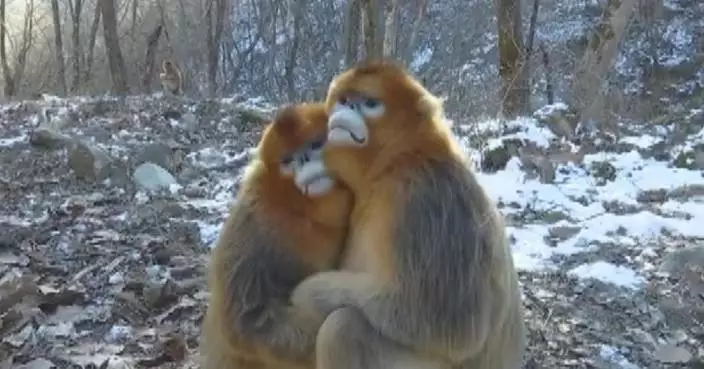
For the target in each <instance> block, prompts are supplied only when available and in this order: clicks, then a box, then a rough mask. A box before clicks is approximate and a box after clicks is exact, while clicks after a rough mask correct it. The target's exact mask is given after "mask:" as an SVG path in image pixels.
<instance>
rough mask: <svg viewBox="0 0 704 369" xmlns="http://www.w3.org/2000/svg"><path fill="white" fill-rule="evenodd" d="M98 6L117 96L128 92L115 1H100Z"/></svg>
mask: <svg viewBox="0 0 704 369" xmlns="http://www.w3.org/2000/svg"><path fill="white" fill-rule="evenodd" d="M100 5H101V9H102V14H103V37H104V38H105V48H106V49H107V57H108V65H109V66H110V75H111V77H112V85H113V91H114V92H115V93H116V94H118V95H123V94H126V93H128V92H129V87H128V86H127V69H126V68H125V60H124V59H123V57H122V50H121V49H120V39H119V38H118V35H117V17H116V16H115V0H100Z"/></svg>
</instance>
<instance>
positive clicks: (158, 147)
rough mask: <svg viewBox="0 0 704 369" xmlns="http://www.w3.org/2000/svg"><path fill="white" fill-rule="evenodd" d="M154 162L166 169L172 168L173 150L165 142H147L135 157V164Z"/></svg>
mask: <svg viewBox="0 0 704 369" xmlns="http://www.w3.org/2000/svg"><path fill="white" fill-rule="evenodd" d="M147 162H149V163H154V164H156V165H158V166H160V167H162V168H166V169H167V170H174V169H175V165H174V164H175V163H174V150H173V149H172V148H171V147H170V146H169V145H167V144H165V143H161V142H156V143H152V144H148V145H147V146H145V147H144V148H142V151H141V152H140V153H139V154H137V156H136V157H135V162H134V163H135V165H140V164H144V163H147Z"/></svg>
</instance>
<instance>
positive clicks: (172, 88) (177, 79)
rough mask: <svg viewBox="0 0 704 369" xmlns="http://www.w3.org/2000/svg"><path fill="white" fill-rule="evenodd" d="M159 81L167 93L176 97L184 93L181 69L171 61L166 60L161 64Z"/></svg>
mask: <svg viewBox="0 0 704 369" xmlns="http://www.w3.org/2000/svg"><path fill="white" fill-rule="evenodd" d="M159 80H160V81H161V87H162V88H163V89H164V91H166V92H167V93H169V94H172V95H176V96H178V95H181V94H182V93H183V90H182V86H181V84H182V76H181V69H179V68H178V67H177V66H176V64H174V62H173V61H171V60H170V59H165V60H164V61H162V62H161V73H159Z"/></svg>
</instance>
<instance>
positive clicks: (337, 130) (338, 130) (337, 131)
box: [328, 124, 367, 145]
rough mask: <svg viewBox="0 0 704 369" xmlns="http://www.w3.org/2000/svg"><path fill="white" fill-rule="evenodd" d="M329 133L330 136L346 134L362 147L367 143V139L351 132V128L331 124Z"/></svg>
mask: <svg viewBox="0 0 704 369" xmlns="http://www.w3.org/2000/svg"><path fill="white" fill-rule="evenodd" d="M328 132H329V133H328V136H330V135H333V136H334V135H344V134H346V135H348V136H349V137H350V138H351V139H352V141H354V142H355V143H358V144H360V145H361V144H364V143H365V142H366V141H367V138H366V137H359V136H358V135H356V134H355V133H354V132H352V130H350V129H349V128H347V127H345V126H344V125H342V124H331V125H330V127H329V128H328Z"/></svg>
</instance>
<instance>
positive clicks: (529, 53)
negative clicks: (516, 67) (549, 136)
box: [523, 0, 540, 105]
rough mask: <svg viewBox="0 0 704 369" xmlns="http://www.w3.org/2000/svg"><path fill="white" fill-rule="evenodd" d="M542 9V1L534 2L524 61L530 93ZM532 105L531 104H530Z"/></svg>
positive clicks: (536, 0) (534, 0) (535, 0)
mask: <svg viewBox="0 0 704 369" xmlns="http://www.w3.org/2000/svg"><path fill="white" fill-rule="evenodd" d="M539 9H540V0H533V12H532V13H531V14H530V25H529V26H528V41H527V45H526V54H525V59H524V60H523V68H524V69H525V74H526V78H527V79H528V81H527V83H528V88H529V91H530V90H531V89H532V87H533V77H532V73H531V71H530V61H531V58H532V57H533V45H534V42H535V27H536V23H537V22H538V10H539ZM529 105H530V104H529Z"/></svg>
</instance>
